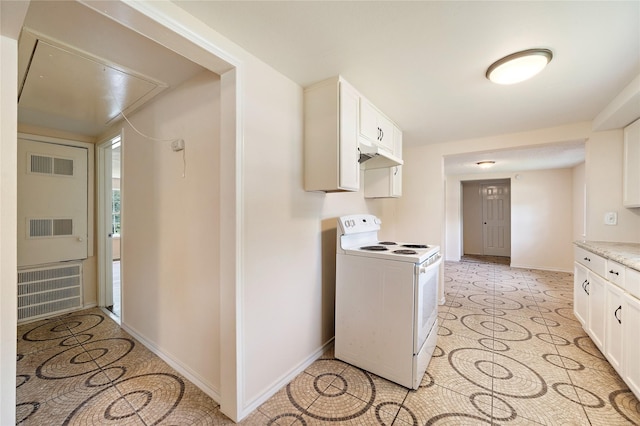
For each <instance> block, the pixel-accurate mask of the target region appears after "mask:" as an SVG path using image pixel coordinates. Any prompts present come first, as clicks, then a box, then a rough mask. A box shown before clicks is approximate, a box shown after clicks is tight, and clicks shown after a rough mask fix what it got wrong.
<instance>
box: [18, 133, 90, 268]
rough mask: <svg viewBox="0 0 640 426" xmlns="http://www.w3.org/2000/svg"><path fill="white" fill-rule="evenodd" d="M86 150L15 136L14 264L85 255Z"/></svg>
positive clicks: (38, 263)
mask: <svg viewBox="0 0 640 426" xmlns="http://www.w3.org/2000/svg"><path fill="white" fill-rule="evenodd" d="M87 154H88V153H87V149H86V148H79V147H72V146H66V145H57V144H53V143H47V142H38V141H32V140H26V139H19V140H18V188H17V189H18V212H17V213H18V224H17V225H18V267H24V266H32V265H41V264H46V263H54V262H61V261H66V260H76V259H85V258H86V257H87Z"/></svg>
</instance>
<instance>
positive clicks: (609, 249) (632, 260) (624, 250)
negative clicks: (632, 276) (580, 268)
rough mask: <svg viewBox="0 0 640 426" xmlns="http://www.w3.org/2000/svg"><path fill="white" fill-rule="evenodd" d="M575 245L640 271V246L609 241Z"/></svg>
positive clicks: (576, 243) (586, 242) (584, 242)
mask: <svg viewBox="0 0 640 426" xmlns="http://www.w3.org/2000/svg"><path fill="white" fill-rule="evenodd" d="M574 244H575V245H576V246H578V247H581V248H583V249H585V250H588V251H590V252H592V253H595V254H599V255H600V256H602V257H605V258H607V259H611V260H613V261H615V262H618V263H621V264H623V265H625V266H628V267H629V268H632V269H635V270H637V271H640V244H636V243H613V242H608V241H575V242H574Z"/></svg>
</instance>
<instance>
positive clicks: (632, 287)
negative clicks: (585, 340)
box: [573, 248, 640, 399]
mask: <svg viewBox="0 0 640 426" xmlns="http://www.w3.org/2000/svg"><path fill="white" fill-rule="evenodd" d="M575 254H576V255H575V263H574V283H573V289H574V293H573V309H574V315H575V316H576V318H577V319H578V320H579V321H580V322H581V323H582V327H583V328H584V330H585V331H586V332H587V334H588V335H589V337H591V340H592V341H593V343H594V344H595V345H596V346H597V347H598V349H600V351H601V352H602V353H603V354H604V355H605V357H606V358H607V360H608V361H609V363H610V364H611V366H612V367H613V368H614V369H615V370H616V372H617V373H618V374H619V375H620V377H621V378H622V379H623V380H624V381H625V383H626V384H627V386H629V389H631V391H632V392H633V393H634V395H635V396H636V397H637V398H639V399H640V358H639V357H640V331H639V330H640V298H638V297H637V296H638V294H637V290H638V289H640V271H638V270H636V269H633V268H630V267H625V266H624V265H621V264H619V263H617V262H615V261H612V260H611V259H605V258H604V257H602V256H599V255H597V254H595V253H591V252H586V251H585V250H583V249H580V248H577V249H576V251H575ZM616 272H617V273H616ZM605 275H606V276H611V279H606V278H604V276H605Z"/></svg>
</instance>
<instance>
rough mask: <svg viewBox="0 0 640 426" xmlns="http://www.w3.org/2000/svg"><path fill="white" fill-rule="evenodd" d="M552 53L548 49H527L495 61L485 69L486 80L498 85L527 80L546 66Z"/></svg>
mask: <svg viewBox="0 0 640 426" xmlns="http://www.w3.org/2000/svg"><path fill="white" fill-rule="evenodd" d="M552 58H553V53H552V52H551V50H549V49H528V50H523V51H521V52H516V53H512V54H511V55H508V56H505V57H504V58H502V59H499V60H497V61H496V62H494V63H493V64H491V66H490V67H489V69H487V74H486V76H487V78H488V79H489V80H491V81H492V82H494V83H498V84H514V83H519V82H521V81H524V80H527V79H529V78H531V77H533V76H534V75H536V74H538V73H539V72H540V71H542V70H543V69H544V67H546V66H547V64H548V63H549V62H551V59H552Z"/></svg>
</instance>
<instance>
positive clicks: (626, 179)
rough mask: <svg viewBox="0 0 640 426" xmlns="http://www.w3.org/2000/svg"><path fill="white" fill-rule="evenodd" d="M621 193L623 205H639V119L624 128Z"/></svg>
mask: <svg viewBox="0 0 640 426" xmlns="http://www.w3.org/2000/svg"><path fill="white" fill-rule="evenodd" d="M622 193H623V199H622V204H623V205H624V206H625V207H640V119H638V120H636V121H634V122H633V123H631V124H630V125H628V126H627V127H625V129H624V164H623V192H622Z"/></svg>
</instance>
